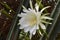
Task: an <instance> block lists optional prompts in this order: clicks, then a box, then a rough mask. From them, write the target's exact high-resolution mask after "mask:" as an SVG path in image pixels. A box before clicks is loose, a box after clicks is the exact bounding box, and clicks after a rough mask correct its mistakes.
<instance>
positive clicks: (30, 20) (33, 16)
mask: <svg viewBox="0 0 60 40" xmlns="http://www.w3.org/2000/svg"><path fill="white" fill-rule="evenodd" d="M36 23H37V18H36V15H34V14H32V15H31V16H30V17H29V24H30V26H33V25H35V24H36Z"/></svg>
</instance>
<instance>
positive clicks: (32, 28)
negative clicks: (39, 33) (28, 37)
mask: <svg viewBox="0 0 60 40" xmlns="http://www.w3.org/2000/svg"><path fill="white" fill-rule="evenodd" d="M35 30H36V25H35V26H33V27H31V29H30V33H32V34H33V31H35Z"/></svg>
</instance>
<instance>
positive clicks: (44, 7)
mask: <svg viewBox="0 0 60 40" xmlns="http://www.w3.org/2000/svg"><path fill="white" fill-rule="evenodd" d="M49 7H50V6H47V7H44V8H43V9H42V10H41V11H40V13H42V12H43V11H44V10H45V9H47V8H49Z"/></svg>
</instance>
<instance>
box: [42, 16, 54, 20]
mask: <svg viewBox="0 0 60 40" xmlns="http://www.w3.org/2000/svg"><path fill="white" fill-rule="evenodd" d="M42 19H49V20H53V19H52V18H50V17H47V16H43V17H42Z"/></svg>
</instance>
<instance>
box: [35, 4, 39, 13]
mask: <svg viewBox="0 0 60 40" xmlns="http://www.w3.org/2000/svg"><path fill="white" fill-rule="evenodd" d="M35 9H36V11H37V12H38V10H39V6H38V4H37V3H36V4H35Z"/></svg>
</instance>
